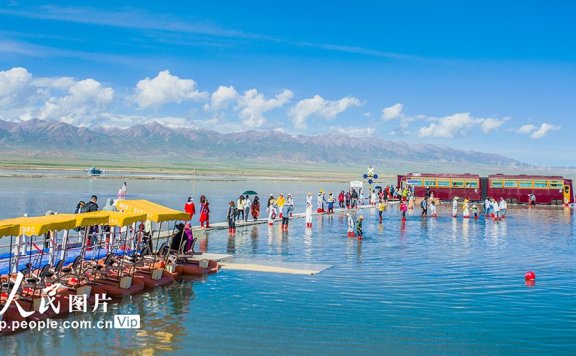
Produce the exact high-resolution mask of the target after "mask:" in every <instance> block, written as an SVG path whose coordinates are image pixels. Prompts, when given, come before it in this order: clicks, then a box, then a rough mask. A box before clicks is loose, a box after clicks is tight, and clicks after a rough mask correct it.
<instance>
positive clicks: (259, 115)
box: [236, 89, 294, 128]
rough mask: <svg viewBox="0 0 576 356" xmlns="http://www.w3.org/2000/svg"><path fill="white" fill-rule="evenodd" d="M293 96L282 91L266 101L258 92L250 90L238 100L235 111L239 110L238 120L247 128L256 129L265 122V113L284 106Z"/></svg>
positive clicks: (289, 92)
mask: <svg viewBox="0 0 576 356" xmlns="http://www.w3.org/2000/svg"><path fill="white" fill-rule="evenodd" d="M293 96H294V94H293V93H292V92H291V91H290V90H287V89H284V90H283V91H282V92H281V93H280V94H278V95H276V96H275V97H274V98H272V99H268V100H266V99H265V98H264V95H262V94H261V93H258V90H256V89H250V90H246V91H245V92H244V95H242V96H241V97H240V98H239V100H238V105H237V107H236V109H237V110H240V114H239V115H240V118H241V119H242V123H243V124H244V125H245V126H246V127H247V128H258V127H261V126H262V125H264V123H265V122H266V119H265V118H264V116H263V114H264V113H265V112H267V111H270V110H272V109H276V108H279V107H282V106H284V105H285V104H286V103H287V102H289V101H290V99H292V97H293Z"/></svg>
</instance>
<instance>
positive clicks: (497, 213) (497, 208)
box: [490, 199, 500, 220]
mask: <svg viewBox="0 0 576 356" xmlns="http://www.w3.org/2000/svg"><path fill="white" fill-rule="evenodd" d="M490 205H491V207H492V210H493V211H494V220H500V206H499V205H498V202H497V201H496V200H494V199H492V202H491V204H490Z"/></svg>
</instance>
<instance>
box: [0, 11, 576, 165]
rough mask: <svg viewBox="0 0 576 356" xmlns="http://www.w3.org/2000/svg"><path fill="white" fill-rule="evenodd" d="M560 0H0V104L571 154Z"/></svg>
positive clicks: (0, 109) (548, 156)
mask: <svg viewBox="0 0 576 356" xmlns="http://www.w3.org/2000/svg"><path fill="white" fill-rule="evenodd" d="M575 13H576V4H572V3H571V2H569V1H556V2H547V3H543V2H540V1H442V2H432V1H410V2H409V1H364V2H361V3H359V2H352V1H332V2H316V3H312V2H308V1H306V2H305V1H291V2H265V1H251V2H248V3H246V2H233V1H202V2H200V1H187V2H183V1H138V2H130V1H126V2H123V3H122V6H119V5H118V2H116V1H98V2H86V1H66V2H61V3H57V2H44V1H25V2H24V1H4V2H2V5H0V118H3V119H8V120H18V119H23V120H27V119H30V118H33V117H38V118H42V119H47V120H62V121H66V122H70V123H73V124H76V125H86V126H98V125H104V126H127V125H131V124H134V123H145V122H151V121H158V122H161V123H164V124H167V125H170V126H173V127H179V126H187V127H198V128H206V129H215V130H219V131H239V130H246V129H279V130H283V131H286V132H288V133H293V134H309V135H316V134H320V133H327V132H336V133H346V134H349V135H352V136H360V137H366V139H367V140H369V139H370V138H371V137H378V138H384V139H389V140H401V141H406V142H410V143H432V144H439V145H444V146H450V147H454V148H460V149H472V150H480V151H484V152H493V153H501V154H504V155H506V156H510V157H513V158H517V159H520V160H524V161H526V162H529V163H534V164H540V165H559V166H566V165H572V166H574V165H576V156H574V155H573V154H572V149H571V146H572V145H571V142H572V141H573V137H574V134H573V133H574V129H575V127H576V123H574V120H573V119H574V107H575V106H574V103H576V46H574V44H573V42H574V38H576V21H575V19H574V17H575V15H574V14H575Z"/></svg>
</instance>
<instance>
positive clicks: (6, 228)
mask: <svg viewBox="0 0 576 356" xmlns="http://www.w3.org/2000/svg"><path fill="white" fill-rule="evenodd" d="M19 233H20V225H18V224H4V223H0V237H4V236H18V234H19Z"/></svg>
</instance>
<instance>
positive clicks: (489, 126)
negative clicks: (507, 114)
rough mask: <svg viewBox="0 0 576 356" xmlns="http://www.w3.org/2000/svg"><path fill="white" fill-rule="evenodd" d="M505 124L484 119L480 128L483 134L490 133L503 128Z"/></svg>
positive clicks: (501, 121)
mask: <svg viewBox="0 0 576 356" xmlns="http://www.w3.org/2000/svg"><path fill="white" fill-rule="evenodd" d="M503 123H504V120H498V119H493V118H487V119H484V121H482V123H481V124H480V127H481V128H482V132H484V133H490V131H493V130H496V129H497V128H499V127H500V126H502V124H503Z"/></svg>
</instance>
